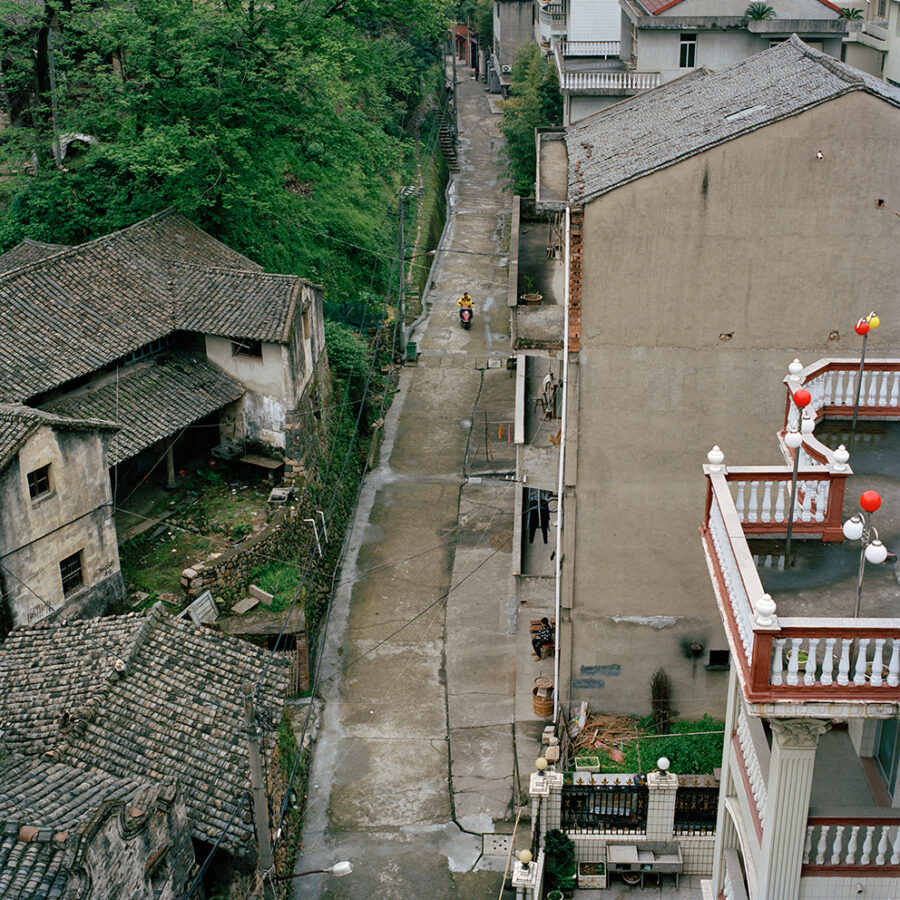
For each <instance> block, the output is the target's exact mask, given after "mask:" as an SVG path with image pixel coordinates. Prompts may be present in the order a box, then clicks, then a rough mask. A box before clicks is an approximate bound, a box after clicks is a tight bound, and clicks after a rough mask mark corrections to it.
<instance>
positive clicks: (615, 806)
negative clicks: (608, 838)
mask: <svg viewBox="0 0 900 900" xmlns="http://www.w3.org/2000/svg"><path fill="white" fill-rule="evenodd" d="M647 798H648V793H647V785H645V784H639V785H633V786H628V787H621V786H618V785H617V786H606V785H564V786H563V789H562V829H563V831H567V832H569V833H574V834H643V833H644V832H645V831H646V830H647Z"/></svg>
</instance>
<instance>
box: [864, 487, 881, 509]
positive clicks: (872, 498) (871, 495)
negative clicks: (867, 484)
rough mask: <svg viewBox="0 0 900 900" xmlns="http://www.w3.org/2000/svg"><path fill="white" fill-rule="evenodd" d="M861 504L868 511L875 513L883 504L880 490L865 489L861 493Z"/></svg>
mask: <svg viewBox="0 0 900 900" xmlns="http://www.w3.org/2000/svg"><path fill="white" fill-rule="evenodd" d="M859 505H860V506H861V507H862V508H863V509H864V510H865V511H866V512H867V513H873V512H875V510H876V509H878V507H879V506H881V494H879V493H878V491H863V492H862V493H861V494H860V495H859Z"/></svg>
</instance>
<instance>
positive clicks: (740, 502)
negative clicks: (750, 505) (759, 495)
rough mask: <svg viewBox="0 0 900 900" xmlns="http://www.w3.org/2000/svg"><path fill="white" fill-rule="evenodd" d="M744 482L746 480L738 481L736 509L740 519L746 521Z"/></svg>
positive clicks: (735, 500)
mask: <svg viewBox="0 0 900 900" xmlns="http://www.w3.org/2000/svg"><path fill="white" fill-rule="evenodd" d="M744 484H745V482H743V481H739V482H737V497H735V499H734V509H735V512H736V513H737V516H738V521H740V522H743V521H744Z"/></svg>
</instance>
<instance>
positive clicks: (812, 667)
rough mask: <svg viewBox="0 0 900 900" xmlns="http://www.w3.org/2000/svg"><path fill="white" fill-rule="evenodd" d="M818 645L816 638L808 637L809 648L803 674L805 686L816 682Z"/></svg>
mask: <svg viewBox="0 0 900 900" xmlns="http://www.w3.org/2000/svg"><path fill="white" fill-rule="evenodd" d="M818 647H819V639H818V638H810V639H809V650H808V651H807V655H806V671H805V672H804V674H803V683H804V684H805V685H807V686H810V685H813V684H815V683H816V650H817V649H818Z"/></svg>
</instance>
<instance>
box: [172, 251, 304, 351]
mask: <svg viewBox="0 0 900 900" xmlns="http://www.w3.org/2000/svg"><path fill="white" fill-rule="evenodd" d="M171 271H172V282H173V286H174V291H175V295H176V297H177V307H178V326H179V328H183V329H184V330H185V331H199V332H201V333H203V334H219V335H226V336H230V337H245V338H252V339H253V340H258V341H280V342H282V343H286V342H287V340H288V334H289V331H290V326H291V322H292V320H293V318H294V306H295V304H296V298H297V296H298V295H299V293H300V288H301V286H302V282H301V281H300V279H299V278H297V277H296V276H295V275H271V274H268V273H265V272H234V271H232V270H229V269H214V268H210V267H203V266H189V265H184V264H174V265H173V266H172V267H171ZM232 294H233V295H236V296H239V297H240V298H241V303H240V305H239V306H238V305H236V304H233V303H231V304H229V303H222V302H221V299H222V297H228V296H231V295H232Z"/></svg>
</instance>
